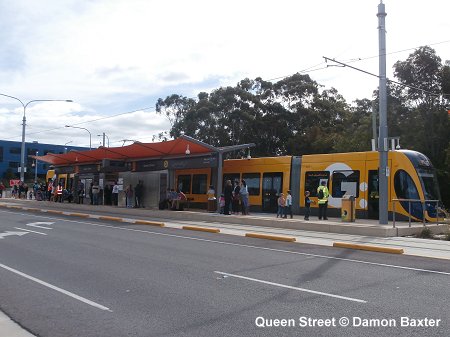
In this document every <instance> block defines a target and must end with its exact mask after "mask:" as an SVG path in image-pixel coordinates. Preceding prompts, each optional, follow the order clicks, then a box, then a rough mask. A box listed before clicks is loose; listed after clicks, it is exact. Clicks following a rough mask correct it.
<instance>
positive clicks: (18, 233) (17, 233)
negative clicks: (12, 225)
mask: <svg viewBox="0 0 450 337" xmlns="http://www.w3.org/2000/svg"><path fill="white" fill-rule="evenodd" d="M25 234H28V233H27V232H10V231H6V232H5V233H0V239H3V238H4V237H5V236H12V235H16V236H22V235H25Z"/></svg>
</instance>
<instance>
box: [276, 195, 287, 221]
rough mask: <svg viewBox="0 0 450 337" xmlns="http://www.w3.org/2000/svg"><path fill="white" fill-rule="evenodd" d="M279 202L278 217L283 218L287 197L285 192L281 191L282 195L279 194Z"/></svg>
mask: <svg viewBox="0 0 450 337" xmlns="http://www.w3.org/2000/svg"><path fill="white" fill-rule="evenodd" d="M277 204H278V211H277V218H278V217H280V218H282V217H283V214H284V206H285V204H286V199H285V198H284V194H283V193H280V195H279V196H278V200H277Z"/></svg>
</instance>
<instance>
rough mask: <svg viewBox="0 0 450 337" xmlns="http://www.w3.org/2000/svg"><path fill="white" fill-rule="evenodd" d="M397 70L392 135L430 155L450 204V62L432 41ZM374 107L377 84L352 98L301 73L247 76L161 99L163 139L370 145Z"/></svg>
mask: <svg viewBox="0 0 450 337" xmlns="http://www.w3.org/2000/svg"><path fill="white" fill-rule="evenodd" d="M393 68H394V69H393V70H394V76H395V78H394V79H392V81H388V83H389V84H388V127H389V136H396V137H400V143H401V145H402V147H403V148H408V149H411V150H416V151H419V152H422V153H424V154H425V155H427V156H428V157H429V158H430V160H431V161H432V162H433V164H434V165H435V167H436V168H437V171H438V178H439V182H440V186H441V194H442V197H443V199H444V202H445V203H446V205H447V206H449V205H450V192H449V191H450V172H449V166H450V132H449V124H450V123H449V116H448V113H447V108H448V107H449V105H450V102H449V99H450V65H449V64H443V63H442V61H441V58H440V57H439V56H437V55H436V52H435V50H433V49H432V48H430V47H428V46H424V47H420V48H419V49H417V50H416V51H414V52H413V53H411V54H410V55H409V56H408V58H407V59H406V60H404V61H398V62H396V63H395V65H394V67H393ZM373 109H375V110H376V111H377V110H378V92H377V90H375V91H374V95H373V97H372V98H371V99H367V98H364V99H359V100H356V101H355V102H353V103H352V104H349V103H347V102H346V100H345V99H344V97H342V95H340V94H339V92H338V90H337V89H335V88H331V89H324V88H323V86H322V85H320V84H319V83H317V82H316V81H314V80H312V79H311V78H310V77H309V75H304V74H299V73H296V74H294V75H292V76H289V77H286V78H284V79H282V80H280V81H278V82H269V81H265V80H263V79H262V78H260V77H258V78H256V79H248V78H245V79H243V80H241V81H240V82H239V83H237V84H236V86H228V87H220V88H217V89H215V90H213V91H212V92H211V93H205V92H201V93H199V94H198V96H197V97H196V98H195V99H194V98H188V97H184V96H180V95H177V94H173V95H171V96H168V97H166V98H165V99H162V98H160V99H158V102H157V103H156V110H157V112H158V113H160V114H163V115H165V116H166V117H167V118H168V120H169V121H170V124H171V129H170V130H169V131H168V132H167V134H165V135H163V134H162V135H160V138H162V139H166V138H167V136H170V137H177V136H179V135H181V134H182V133H184V134H186V135H189V136H191V137H194V138H196V139H198V140H201V141H204V142H206V143H208V144H211V145H215V146H227V145H235V144H244V143H255V144H256V147H255V148H254V149H252V155H254V156H275V155H286V154H288V155H303V154H312V153H332V152H353V151H368V150H370V149H371V139H372V138H373V133H372V110H373ZM235 155H236V156H239V155H240V154H235Z"/></svg>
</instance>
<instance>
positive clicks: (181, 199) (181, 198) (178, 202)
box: [172, 190, 187, 211]
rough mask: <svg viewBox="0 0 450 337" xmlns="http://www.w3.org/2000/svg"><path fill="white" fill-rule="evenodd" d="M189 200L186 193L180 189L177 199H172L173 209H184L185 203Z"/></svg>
mask: <svg viewBox="0 0 450 337" xmlns="http://www.w3.org/2000/svg"><path fill="white" fill-rule="evenodd" d="M186 201H187V197H186V194H184V193H183V191H181V190H178V195H177V197H176V199H173V200H172V210H174V211H182V210H183V209H184V204H185V203H186Z"/></svg>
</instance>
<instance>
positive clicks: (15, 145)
mask: <svg viewBox="0 0 450 337" xmlns="http://www.w3.org/2000/svg"><path fill="white" fill-rule="evenodd" d="M21 146H22V143H21V142H13V141H7V140H0V180H2V179H4V177H5V173H6V172H7V171H8V169H11V171H12V172H13V173H14V175H15V177H16V179H19V176H20V174H19V172H18V168H19V166H20V149H21ZM70 150H79V151H86V150H89V148H86V147H79V146H65V145H57V144H43V143H37V142H33V143H25V164H26V168H27V173H26V175H25V180H30V178H29V179H27V177H32V178H31V180H34V174H35V167H34V166H33V162H34V159H33V158H30V157H28V156H29V155H35V154H36V152H39V153H38V155H39V156H43V155H45V154H47V153H48V152H51V153H58V154H60V153H65V152H68V151H70ZM48 166H49V164H47V163H43V162H39V161H38V165H37V174H38V175H41V176H42V175H45V174H46V173H47V170H48V168H49V167H48Z"/></svg>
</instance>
